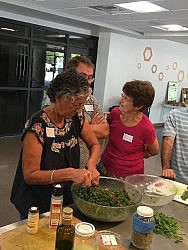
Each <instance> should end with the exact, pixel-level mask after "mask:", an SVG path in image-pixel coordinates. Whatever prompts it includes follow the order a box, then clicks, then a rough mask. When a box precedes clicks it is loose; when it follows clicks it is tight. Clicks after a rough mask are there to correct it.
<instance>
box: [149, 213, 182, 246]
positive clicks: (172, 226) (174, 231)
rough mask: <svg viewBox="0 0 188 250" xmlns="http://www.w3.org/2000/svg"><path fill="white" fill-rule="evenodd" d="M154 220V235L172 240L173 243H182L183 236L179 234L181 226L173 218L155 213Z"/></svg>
mask: <svg viewBox="0 0 188 250" xmlns="http://www.w3.org/2000/svg"><path fill="white" fill-rule="evenodd" d="M154 218H155V229H154V233H156V234H160V235H163V236H166V237H168V238H172V239H174V241H175V243H179V242H182V241H183V234H182V233H180V228H181V224H180V221H178V220H177V219H176V218H175V217H173V216H170V215H165V214H163V213H162V212H158V211H155V212H154Z"/></svg>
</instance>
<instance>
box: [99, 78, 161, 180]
mask: <svg viewBox="0 0 188 250" xmlns="http://www.w3.org/2000/svg"><path fill="white" fill-rule="evenodd" d="M154 96H155V90H154V88H153V86H152V84H151V83H150V82H148V81H139V80H135V81H131V82H127V83H125V85H124V86H123V92H122V98H121V102H120V107H116V108H114V109H113V110H112V111H111V113H110V115H109V116H108V119H107V120H108V123H109V126H110V135H109V139H108V143H107V145H106V148H105V150H104V151H103V153H102V156H101V162H100V163H99V166H98V167H99V171H100V172H101V173H104V174H105V175H107V176H113V177H117V178H120V177H123V178H124V177H126V176H128V175H132V174H143V173H144V158H148V157H150V156H152V155H156V154H157V153H158V152H159V144H158V140H157V137H156V134H155V129H154V126H153V124H152V123H151V121H150V120H149V118H148V117H147V116H146V115H144V114H143V111H144V110H145V109H147V108H149V107H150V106H151V105H152V103H153V99H154Z"/></svg>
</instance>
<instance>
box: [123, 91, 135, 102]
mask: <svg viewBox="0 0 188 250" xmlns="http://www.w3.org/2000/svg"><path fill="white" fill-rule="evenodd" d="M121 97H122V98H123V99H124V100H125V101H132V100H133V99H132V98H130V97H128V96H127V95H126V94H125V93H121Z"/></svg>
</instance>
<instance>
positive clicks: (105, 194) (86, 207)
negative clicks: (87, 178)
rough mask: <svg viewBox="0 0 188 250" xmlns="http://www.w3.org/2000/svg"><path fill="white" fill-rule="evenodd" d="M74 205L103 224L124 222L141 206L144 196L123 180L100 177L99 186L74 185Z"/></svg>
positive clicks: (72, 189) (72, 188)
mask: <svg viewBox="0 0 188 250" xmlns="http://www.w3.org/2000/svg"><path fill="white" fill-rule="evenodd" d="M71 191H72V196H73V200H74V203H75V205H76V207H77V208H78V210H79V211H80V212H81V213H83V214H84V215H86V216H87V217H89V218H91V219H94V220H97V221H103V222H117V221H123V220H125V219H127V218H128V217H130V215H132V214H133V213H134V212H135V211H136V208H137V207H138V206H139V204H140V202H141V199H142V194H141V192H140V191H139V190H138V188H135V187H134V185H131V184H129V183H126V182H124V181H123V180H120V179H116V178H111V177H100V179H99V185H98V186H96V187H94V186H92V187H90V188H86V187H85V186H79V185H75V184H73V185H72V187H71Z"/></svg>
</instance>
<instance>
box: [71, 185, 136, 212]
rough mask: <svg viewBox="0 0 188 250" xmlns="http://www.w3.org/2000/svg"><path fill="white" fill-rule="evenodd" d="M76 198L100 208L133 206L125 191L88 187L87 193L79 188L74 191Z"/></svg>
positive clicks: (83, 188) (81, 187)
mask: <svg viewBox="0 0 188 250" xmlns="http://www.w3.org/2000/svg"><path fill="white" fill-rule="evenodd" d="M74 193H75V194H76V195H77V197H79V198H81V199H83V200H85V201H88V202H91V203H95V204H98V205H102V206H110V207H124V206H128V205H133V204H134V203H133V202H132V201H131V200H130V198H129V196H128V193H127V192H126V191H125V190H112V189H110V188H104V187H90V189H89V192H88V190H87V188H85V187H83V186H79V187H77V188H76V189H74Z"/></svg>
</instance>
